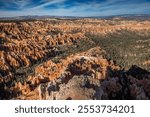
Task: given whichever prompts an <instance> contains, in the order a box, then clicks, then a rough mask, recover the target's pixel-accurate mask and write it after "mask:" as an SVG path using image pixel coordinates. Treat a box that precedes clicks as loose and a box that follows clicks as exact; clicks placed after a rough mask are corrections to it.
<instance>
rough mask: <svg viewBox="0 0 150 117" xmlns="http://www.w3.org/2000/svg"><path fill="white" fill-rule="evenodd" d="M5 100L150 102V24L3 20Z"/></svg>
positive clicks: (0, 76) (0, 59)
mask: <svg viewBox="0 0 150 117" xmlns="http://www.w3.org/2000/svg"><path fill="white" fill-rule="evenodd" d="M0 99H1V100H3V99H7V100H145V99H148V100H149V99H150V20H131V19H130V20H128V19H123V18H112V19H96V18H79V19H58V18H57V19H53V18H51V19H40V20H39V19H38V20H33V21H27V20H24V21H20V20H16V21H5V22H4V21H0Z"/></svg>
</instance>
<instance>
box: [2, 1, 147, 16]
mask: <svg viewBox="0 0 150 117" xmlns="http://www.w3.org/2000/svg"><path fill="white" fill-rule="evenodd" d="M121 14H150V0H0V17H12V16H25V15H55V16H110V15H121Z"/></svg>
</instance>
